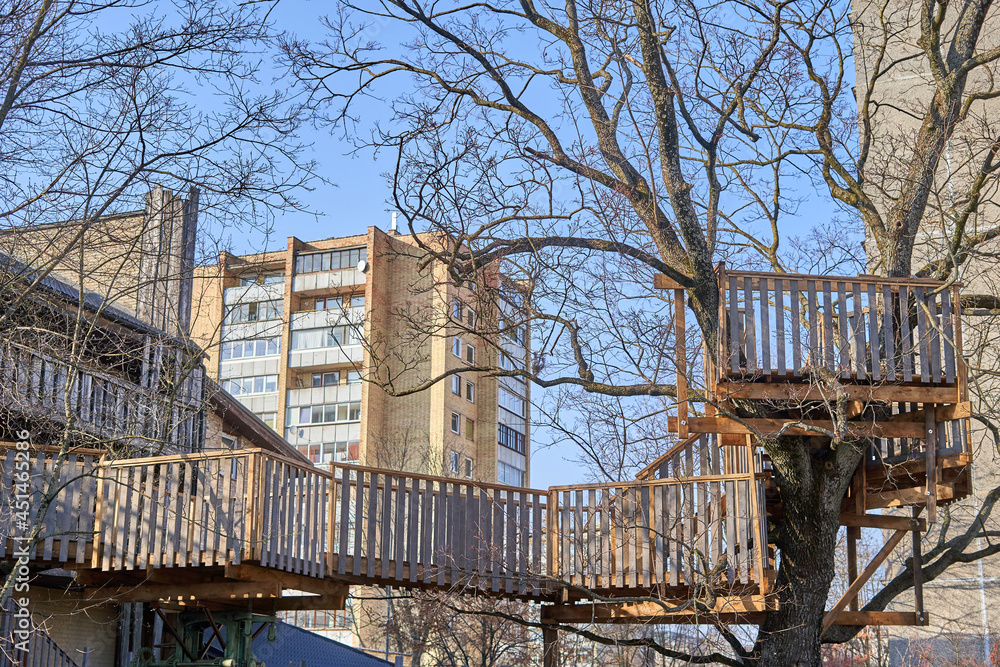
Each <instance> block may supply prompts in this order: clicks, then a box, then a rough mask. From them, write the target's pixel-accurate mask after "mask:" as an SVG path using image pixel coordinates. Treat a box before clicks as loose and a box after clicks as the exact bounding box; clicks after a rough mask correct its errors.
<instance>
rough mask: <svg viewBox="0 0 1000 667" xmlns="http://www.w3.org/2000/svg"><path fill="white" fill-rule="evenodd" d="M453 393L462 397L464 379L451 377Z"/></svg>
mask: <svg viewBox="0 0 1000 667" xmlns="http://www.w3.org/2000/svg"><path fill="white" fill-rule="evenodd" d="M451 393H453V394H455V395H456V396H461V395H462V378H461V377H460V376H458V375H452V376H451Z"/></svg>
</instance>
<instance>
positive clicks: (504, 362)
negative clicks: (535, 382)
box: [500, 352, 524, 382]
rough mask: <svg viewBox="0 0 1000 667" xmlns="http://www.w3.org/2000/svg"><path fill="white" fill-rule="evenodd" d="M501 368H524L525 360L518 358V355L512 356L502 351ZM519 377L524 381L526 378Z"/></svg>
mask: <svg viewBox="0 0 1000 667" xmlns="http://www.w3.org/2000/svg"><path fill="white" fill-rule="evenodd" d="M500 368H502V369H504V370H505V371H517V370H524V360H523V359H518V358H517V357H512V356H510V355H508V354H507V353H506V352H501V353H500ZM518 379H519V380H521V381H522V382H523V381H524V378H522V377H518Z"/></svg>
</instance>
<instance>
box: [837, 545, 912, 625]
mask: <svg viewBox="0 0 1000 667" xmlns="http://www.w3.org/2000/svg"><path fill="white" fill-rule="evenodd" d="M906 532H907V531H905V530H897V531H896V532H894V533H893V534H892V537H890V538H889V541H888V542H886V543H885V545H884V546H883V547H882V548H881V549H880V550H879V552H878V553H877V554H875V558H873V559H872V562H870V563H868V567H866V568H865V569H864V572H862V573H861V575H860V576H858V578H857V579H855V580H854V581H853V582H851V585H850V586H849V587H848V588H847V590H846V591H845V592H844V594H843V595H842V596H841V597H840V600H838V601H837V604H835V605H834V606H833V609H831V610H830V611H828V612H826V614H825V615H824V616H823V631H822V632H821V633H820V635H821V636H822V633H823V632H826V631H827V629H828V628H829V627H830V626H831V625H833V622H834V621H835V620H836V619H837V614H838V613H840V612H841V611H843V609H844V607H846V606H847V603H848V602H850V601H851V598H853V597H854V596H856V595H857V594H858V591H860V590H861V587H862V586H864V585H865V584H866V583H868V580H869V579H871V578H872V575H874V574H875V572H877V571H878V569H879V568H880V567H882V563H884V562H885V559H886V558H888V557H889V554H891V553H892V550H893V549H895V548H896V545H897V544H899V541H900V540H902V539H903V537H904V536H905V535H906Z"/></svg>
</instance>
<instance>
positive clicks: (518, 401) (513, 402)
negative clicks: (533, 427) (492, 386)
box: [498, 387, 524, 417]
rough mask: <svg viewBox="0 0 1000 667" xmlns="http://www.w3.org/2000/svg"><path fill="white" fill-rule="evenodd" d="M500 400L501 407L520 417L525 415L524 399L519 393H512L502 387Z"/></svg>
mask: <svg viewBox="0 0 1000 667" xmlns="http://www.w3.org/2000/svg"><path fill="white" fill-rule="evenodd" d="M498 402H499V403H500V407H501V408H504V409H505V410H509V411H511V412H513V413H514V414H515V415H517V416H519V417H524V399H523V398H521V397H520V396H518V395H517V394H512V393H511V392H509V391H507V390H506V389H504V388H503V387H501V388H500V395H499V401H498Z"/></svg>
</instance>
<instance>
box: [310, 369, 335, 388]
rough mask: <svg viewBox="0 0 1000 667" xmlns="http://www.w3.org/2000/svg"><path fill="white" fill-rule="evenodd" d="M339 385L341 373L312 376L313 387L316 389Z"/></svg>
mask: <svg viewBox="0 0 1000 667" xmlns="http://www.w3.org/2000/svg"><path fill="white" fill-rule="evenodd" d="M338 384H340V371H332V372H330V373H313V374H312V386H314V387H332V386H334V385H338Z"/></svg>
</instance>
